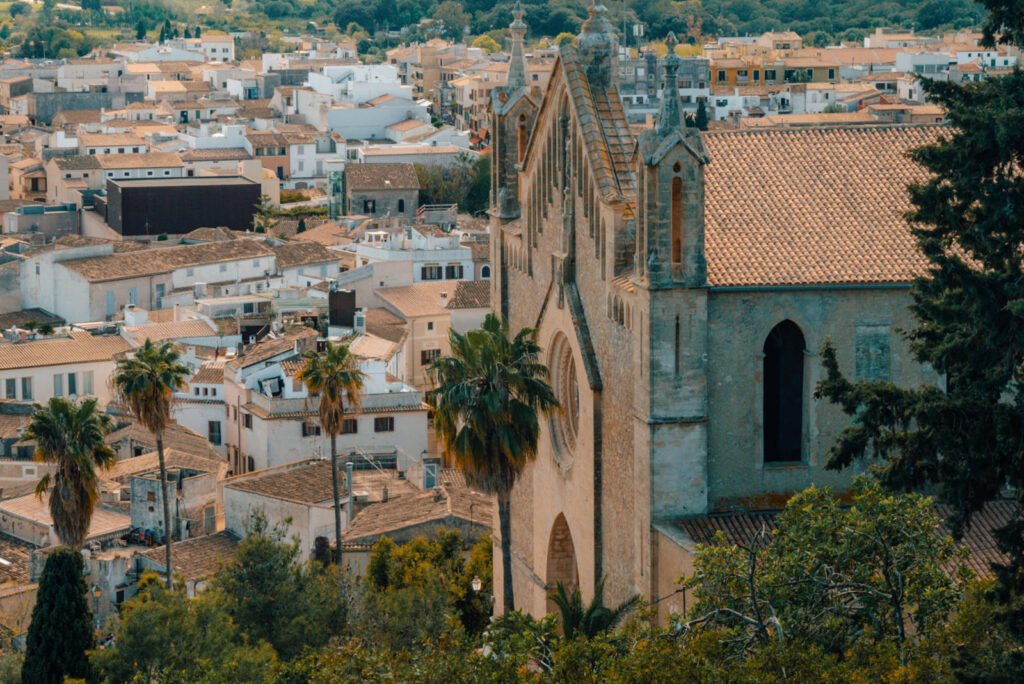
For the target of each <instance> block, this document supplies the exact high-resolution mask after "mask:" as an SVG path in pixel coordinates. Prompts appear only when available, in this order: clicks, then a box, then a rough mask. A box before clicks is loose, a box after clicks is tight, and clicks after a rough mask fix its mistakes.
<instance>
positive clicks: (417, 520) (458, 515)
mask: <svg viewBox="0 0 1024 684" xmlns="http://www.w3.org/2000/svg"><path fill="white" fill-rule="evenodd" d="M493 505H494V504H493V501H492V499H491V497H489V496H484V495H483V494H480V493H478V492H474V491H472V490H470V489H467V488H466V487H465V486H461V487H460V486H448V485H443V486H441V487H438V488H437V489H428V490H425V491H423V492H419V493H416V494H411V495H409V496H401V497H398V498H395V499H392V500H391V501H387V502H383V503H375V504H372V505H370V506H367V507H366V508H365V509H363V510H362V511H360V512H359V514H358V515H356V517H355V518H354V519H353V520H352V524H351V525H349V527H348V529H346V530H345V532H344V534H342V538H343V539H344V541H346V542H350V543H359V542H363V543H365V542H373V541H376V540H377V539H379V538H380V537H381V536H382V535H386V534H390V535H393V534H395V533H396V532H397V531H399V530H403V529H407V528H410V527H415V526H417V525H422V524H424V523H430V522H449V521H453V520H454V519H459V520H462V521H468V522H470V523H476V524H478V525H480V526H482V527H490V523H491V517H492V515H493Z"/></svg>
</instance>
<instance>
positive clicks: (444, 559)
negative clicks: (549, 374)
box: [91, 478, 1024, 684]
mask: <svg viewBox="0 0 1024 684" xmlns="http://www.w3.org/2000/svg"><path fill="white" fill-rule="evenodd" d="M777 523H778V524H777V529H776V530H775V531H773V532H769V533H766V534H765V535H764V536H763V537H762V538H760V539H758V540H756V542H755V543H754V544H752V545H750V546H749V547H746V548H741V547H736V546H730V545H727V544H715V545H713V546H708V547H702V548H701V549H700V551H699V555H698V559H697V563H696V570H695V573H694V575H693V576H692V577H690V578H684V581H685V583H686V584H687V586H688V590H691V591H692V592H693V595H694V596H695V598H696V601H697V602H696V604H695V605H693V607H692V608H691V610H690V612H689V614H688V615H687V616H686V617H685V618H681V617H677V618H675V619H673V620H671V621H670V624H669V625H668V626H659V625H658V623H657V620H656V619H655V616H654V613H653V610H652V609H650V608H648V607H644V606H639V607H638V609H637V610H635V611H633V612H632V614H631V616H630V618H629V620H628V621H626V622H625V624H623V625H622V626H621V627H620V628H618V629H615V628H614V620H611V621H610V620H607V619H605V618H604V617H602V618H601V619H597V618H598V617H599V616H605V617H607V613H616V616H619V615H621V614H622V613H624V612H625V610H622V611H618V610H615V609H609V608H604V607H603V600H601V598H600V597H598V598H595V599H594V600H592V601H590V603H589V604H584V603H583V602H582V600H580V601H579V602H578V605H577V604H576V602H575V600H574V599H573V596H572V595H570V594H568V593H566V598H567V601H563V602H564V603H566V604H567V606H568V608H569V609H568V610H563V611H560V612H561V613H562V614H561V615H549V616H547V617H545V618H543V619H540V620H537V619H534V618H532V617H530V616H528V615H524V614H522V613H520V612H518V611H516V612H512V613H509V614H506V615H504V616H502V617H501V618H498V619H496V620H494V621H492V622H490V623H489V624H487V623H486V619H485V616H486V610H487V608H486V606H489V604H490V596H489V594H490V592H491V584H490V580H491V574H490V573H491V569H490V554H489V545H490V543H491V542H490V540H488V539H485V540H482V541H481V543H480V544H478V545H477V546H476V547H474V548H473V549H472V550H471V551H470V552H469V553H468V554H466V553H465V551H464V550H463V546H462V540H461V539H460V538H459V535H458V534H457V533H454V532H444V531H442V532H440V533H439V534H438V535H436V536H435V537H432V538H430V539H426V538H420V539H416V540H414V541H412V542H409V543H407V544H404V545H396V544H394V543H393V542H391V541H390V540H388V539H382V540H381V541H380V542H379V543H378V544H377V545H376V546H375V548H374V552H373V555H372V557H371V560H370V563H369V565H368V567H367V570H366V574H365V576H364V577H363V578H362V579H361V580H360V581H359V582H349V581H346V582H344V583H343V584H342V588H341V589H339V588H338V587H339V582H338V579H339V578H338V577H337V576H336V575H334V574H333V568H330V572H329V571H328V570H325V569H323V567H322V566H320V565H319V564H318V563H315V562H306V563H300V562H299V561H298V559H297V558H296V557H295V553H294V548H295V547H294V546H293V545H292V544H291V543H290V542H288V541H286V540H285V539H284V538H283V536H282V530H280V529H277V530H273V529H268V527H267V525H266V523H265V521H262V522H261V521H260V520H259V519H257V520H256V521H254V523H253V525H252V528H251V529H250V533H249V535H248V537H247V538H246V539H245V540H244V541H243V542H242V545H241V546H240V549H239V552H238V555H237V557H236V558H235V559H234V561H233V562H232V563H231V564H229V565H228V566H227V567H225V568H224V569H223V570H222V571H221V572H220V573H219V574H218V575H217V577H216V579H215V580H214V582H213V583H212V586H211V587H210V588H208V589H206V590H205V591H204V592H203V593H202V594H201V595H200V596H199V597H198V598H196V599H186V598H185V597H184V596H183V594H182V592H181V591H180V589H176V590H167V589H166V588H164V587H163V586H161V584H160V582H159V581H158V580H157V578H156V577H155V576H152V575H151V576H148V577H147V578H146V579H145V580H144V581H143V587H142V593H141V594H140V596H139V597H137V598H135V599H133V600H131V601H129V602H128V603H127V604H126V606H125V609H124V613H123V616H122V618H121V620H120V623H119V624H116V625H115V628H119V632H118V635H117V640H116V643H115V645H114V646H113V647H112V648H109V649H106V650H97V651H94V652H92V653H91V660H92V665H93V667H94V671H95V672H96V673H97V674H98V675H99V676H100V677H101V678H102V681H110V682H129V681H140V682H141V681H145V682H208V683H216V684H220V683H221V682H229V681H231V682H284V683H287V684H305V683H312V684H319V683H324V684H326V683H327V682H349V681H351V682H356V681H359V682H395V681H401V682H406V681H414V682H426V683H433V682H436V683H437V684H450V683H451V682H460V683H461V682H495V683H497V682H502V683H504V682H598V681H600V682H638V683H639V682H677V681H688V682H689V681H692V682H716V683H717V682H737V683H747V682H750V683H752V684H753V683H755V682H756V683H760V682H774V681H792V682H819V681H859V682H875V681H886V682H910V681H927V682H940V683H941V682H954V681H979V682H980V681H988V682H1012V681H1020V678H1021V676H1022V675H1024V672H1022V671H1020V670H1019V669H1015V667H1016V668H1019V665H1015V659H1016V658H1018V657H1019V655H1020V654H1021V652H1022V645H1021V644H1020V643H1019V642H1017V641H1015V640H1014V638H1013V635H1012V633H1011V632H1010V631H1009V630H1008V629H1007V628H1006V625H1005V623H1004V622H1003V620H1002V618H1001V612H1000V608H999V606H998V605H996V604H993V603H991V602H990V601H989V596H988V589H989V586H990V585H988V584H981V583H969V582H968V578H967V575H966V574H965V573H957V572H954V574H952V575H950V574H947V572H943V570H946V571H949V570H950V569H953V570H955V569H956V567H957V565H958V564H959V563H960V561H961V558H962V555H961V553H960V552H959V551H957V549H956V547H955V546H954V545H953V544H952V543H951V541H950V539H949V538H948V537H946V536H944V535H938V534H936V524H937V523H938V519H937V518H936V517H935V515H934V513H933V512H932V506H931V502H930V501H929V500H928V499H926V498H923V497H919V496H914V495H902V494H892V493H890V492H888V491H886V490H884V489H882V488H881V487H880V486H879V485H878V484H877V483H876V482H875V481H874V480H871V479H867V478H865V479H862V480H859V481H858V482H857V484H856V489H855V492H854V498H853V502H852V505H851V506H842V505H840V502H839V499H838V498H837V497H836V496H834V495H832V494H831V493H830V492H829V491H828V490H825V489H813V488H812V489H810V490H807V491H805V492H803V493H801V494H799V495H798V496H796V497H794V499H792V500H791V502H790V504H789V505H788V506H787V508H786V510H785V511H784V513H783V514H781V515H780V516H779V518H778V519H777ZM473 577H480V579H481V583H482V584H483V586H482V588H481V591H480V592H473V591H472V588H471V587H472V578H473ZM256 594H259V596H257V595H256ZM630 605H631V604H630ZM573 606H575V608H574V607H573ZM587 615H590V616H591V618H587V617H586V616H587ZM570 623H571V624H570ZM599 623H600V624H599ZM483 625H486V629H485V630H484V631H483V632H482V633H477V629H479V628H480V627H481V626H483ZM591 627H593V628H591ZM609 628H610V629H609ZM566 633H568V634H569V635H570V636H569V637H568V638H566V636H565V634H566Z"/></svg>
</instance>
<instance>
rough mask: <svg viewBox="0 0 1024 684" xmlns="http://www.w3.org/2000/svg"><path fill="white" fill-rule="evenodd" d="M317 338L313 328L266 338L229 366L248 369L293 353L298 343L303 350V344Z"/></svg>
mask: <svg viewBox="0 0 1024 684" xmlns="http://www.w3.org/2000/svg"><path fill="white" fill-rule="evenodd" d="M316 337H317V332H316V330H313V329H312V328H298V329H296V330H292V331H289V332H287V333H285V334H284V335H282V336H281V337H264V338H263V339H262V340H260V341H259V342H257V343H256V344H254V345H253V346H252V347H250V348H249V349H247V350H246V351H245V353H244V354H242V355H241V356H238V357H236V358H234V359H232V360H231V361H228V364H227V365H228V366H230V367H231V368H248V367H249V366H252V365H253V364H256V363H261V362H263V361H266V360H267V359H272V358H273V357H275V356H278V355H279V354H286V353H288V352H290V351H292V352H293V351H294V349H295V343H296V342H299V349H300V350H301V349H302V348H303V344H306V343H308V342H311V341H312V340H313V339H315V338H316Z"/></svg>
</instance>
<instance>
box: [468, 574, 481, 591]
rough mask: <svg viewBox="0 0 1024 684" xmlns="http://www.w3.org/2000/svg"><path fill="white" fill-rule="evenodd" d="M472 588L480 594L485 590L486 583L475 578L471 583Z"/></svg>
mask: <svg viewBox="0 0 1024 684" xmlns="http://www.w3.org/2000/svg"><path fill="white" fill-rule="evenodd" d="M470 586H471V587H473V591H476V592H479V591H480V590H481V589H483V586H484V583H483V581H482V580H481V579H480V578H479V577H474V578H473V581H472V582H470Z"/></svg>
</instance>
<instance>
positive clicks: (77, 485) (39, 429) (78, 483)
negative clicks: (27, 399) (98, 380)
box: [21, 397, 114, 549]
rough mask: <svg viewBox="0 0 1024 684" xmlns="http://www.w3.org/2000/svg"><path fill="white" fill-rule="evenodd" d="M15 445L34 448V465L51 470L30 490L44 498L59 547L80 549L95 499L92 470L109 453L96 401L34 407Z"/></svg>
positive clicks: (105, 420)
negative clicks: (50, 465) (28, 444)
mask: <svg viewBox="0 0 1024 684" xmlns="http://www.w3.org/2000/svg"><path fill="white" fill-rule="evenodd" d="M33 409H34V410H33V412H32V417H31V418H30V419H29V423H28V426H27V427H26V428H25V433H24V435H23V436H22V438H21V441H23V442H28V441H34V442H35V443H36V453H35V457H36V460H38V461H44V462H47V463H55V464H57V470H56V472H55V473H53V474H52V475H51V474H50V473H47V474H45V475H43V477H42V478H40V480H39V484H37V485H36V496H39V497H42V496H43V494H44V493H46V492H47V491H49V492H50V516H51V518H52V519H53V528H54V531H55V532H56V533H57V536H58V537H60V540H61V542H63V543H64V544H66V545H68V546H70V547H71V548H73V549H79V548H81V547H82V543H83V542H84V541H85V538H86V536H87V535H88V533H89V523H90V522H91V521H92V514H93V511H94V510H95V508H96V501H97V500H98V499H99V496H100V489H99V477H98V474H97V468H106V467H109V466H110V464H111V463H113V462H114V452H113V451H112V450H111V448H110V447H109V446H107V444H106V442H105V441H104V438H105V437H106V436H107V434H109V432H110V429H111V426H112V421H111V418H110V416H107V415H105V414H102V413H100V412H99V411H98V410H97V409H96V399H84V400H82V402H80V403H77V404H76V403H75V402H72V401H69V400H68V399H64V398H63V397H51V398H50V401H49V402H48V403H47V404H46V406H42V405H41V404H35V405H34V406H33Z"/></svg>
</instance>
